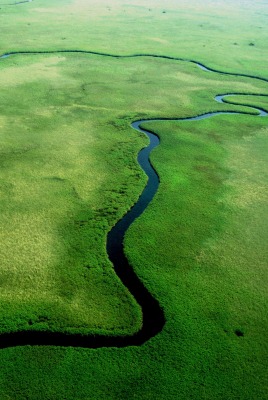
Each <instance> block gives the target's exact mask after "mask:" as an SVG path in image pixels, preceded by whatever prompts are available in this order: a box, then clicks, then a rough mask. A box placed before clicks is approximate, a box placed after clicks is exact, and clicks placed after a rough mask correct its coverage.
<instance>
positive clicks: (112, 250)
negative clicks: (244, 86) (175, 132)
mask: <svg viewBox="0 0 268 400" xmlns="http://www.w3.org/2000/svg"><path fill="white" fill-rule="evenodd" d="M51 53H85V54H94V55H99V56H104V57H113V58H134V57H154V58H163V59H167V60H173V61H182V62H189V63H194V64H195V65H197V66H198V67H199V68H201V69H202V70H203V71H205V72H214V73H217V74H223V75H231V76H236V77H247V78H252V79H258V80H261V81H264V82H268V79H265V78H261V77H259V76H254V75H246V74H239V73H231V72H223V71H218V70H215V69H212V68H208V67H206V66H205V65H204V64H201V63H199V62H197V61H194V60H190V59H182V58H175V57H169V56H164V55H162V56H161V55H154V54H134V55H127V56H123V55H113V54H105V53H97V52H91V51H80V50H59V51H57V50H55V51H36V52H35V51H18V52H10V53H6V54H3V55H2V56H1V57H0V58H2V59H4V58H7V57H9V56H12V55H20V54H51ZM237 95H243V96H248V95H250V96H266V97H268V94H254V93H247V94H245V93H226V94H219V95H217V96H216V97H215V100H216V101H217V102H218V103H222V102H228V103H229V104H232V105H239V106H241V105H242V104H239V103H235V102H233V101H230V100H227V99H226V97H228V96H237ZM246 106H247V107H248V109H249V111H248V112H246V111H244V112H236V111H232V110H230V111H215V112H209V113H205V114H202V115H197V116H193V117H187V118H154V119H145V120H138V121H134V122H132V124H131V126H132V128H133V129H136V130H137V131H139V132H142V133H143V134H145V135H147V136H148V138H149V140H150V142H149V145H148V146H147V147H145V148H144V149H142V150H141V151H140V152H139V154H138V162H139V164H140V166H141V168H142V169H143V170H144V172H145V173H146V175H147V176H148V182H147V185H146V187H145V188H144V190H143V192H142V194H141V195H140V197H139V199H138V201H137V203H136V204H135V205H134V206H133V207H132V208H131V209H130V210H129V211H128V212H127V213H126V214H125V215H124V217H123V218H122V219H121V220H119V221H118V222H117V223H116V225H115V226H114V227H113V228H112V229H111V230H110V232H109V233H108V235H107V254H108V257H109V259H110V261H111V262H112V263H113V265H114V269H115V272H116V274H117V275H118V277H119V278H120V279H121V281H122V283H123V284H124V285H125V286H126V287H127V288H128V290H129V291H130V293H131V294H132V295H133V296H134V297H135V299H136V301H137V302H138V304H139V305H140V306H141V308H142V312H143V325H142V329H141V330H140V331H139V332H137V333H136V334H134V335H133V336H122V337H121V336H120V337H115V336H105V335H97V334H96V335H88V336H86V335H79V334H73V335H67V334H63V333H56V332H40V331H34V330H30V331H23V332H13V333H7V334H3V335H1V336H0V338H1V339H2V340H1V344H0V348H4V347H11V346H19V345H53V346H73V347H86V348H99V347H125V346H138V345H141V344H143V343H145V342H146V341H147V340H149V339H150V338H152V337H154V336H155V335H157V334H158V333H159V332H161V330H162V329H163V326H164V324H165V317H164V312H163V310H162V309H161V307H160V305H159V303H158V302H157V300H156V299H155V298H154V297H153V296H152V295H151V294H150V292H149V291H148V290H147V288H146V287H145V286H144V285H143V283H142V282H141V281H140V280H139V278H138V277H137V275H136V274H135V272H134V270H133V268H132V266H131V265H130V264H129V262H128V260H127V258H126V256H125V253H124V245H123V241H124V236H125V233H126V231H127V230H128V228H129V226H130V225H131V224H132V223H133V222H134V221H135V220H136V219H137V218H138V217H139V216H140V215H141V214H142V213H143V212H144V210H145V209H146V208H147V206H148V204H149V203H150V202H151V200H152V199H153V197H154V195H155V193H156V192H157V189H158V186H159V178H158V175H157V173H156V171H155V170H154V168H153V167H152V165H151V163H150V159H149V157H150V153H151V151H152V150H153V149H154V148H155V147H156V146H158V145H159V138H158V136H157V135H156V134H154V133H153V132H150V131H147V130H145V129H143V128H141V124H143V123H150V122H156V121H158V122H163V121H178V122H181V121H185V122H187V121H198V120H202V119H207V118H211V117H214V116H217V115H223V114H250V115H254V116H258V117H266V116H267V115H268V113H267V112H266V111H265V110H264V109H261V108H256V107H254V106H250V105H246ZM256 113H257V114H256Z"/></svg>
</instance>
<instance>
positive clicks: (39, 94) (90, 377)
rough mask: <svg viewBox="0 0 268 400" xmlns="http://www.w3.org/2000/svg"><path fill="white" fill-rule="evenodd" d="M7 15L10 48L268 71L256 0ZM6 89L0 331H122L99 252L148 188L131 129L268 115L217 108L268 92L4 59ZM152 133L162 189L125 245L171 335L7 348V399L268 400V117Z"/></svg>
mask: <svg viewBox="0 0 268 400" xmlns="http://www.w3.org/2000/svg"><path fill="white" fill-rule="evenodd" d="M3 3H4V2H1V4H3ZM238 3H239V2H238ZM0 7H1V10H0V12H1V14H0V18H1V52H2V53H6V52H9V51H16V50H54V49H77V48H80V49H84V50H96V51H100V52H102V51H103V52H111V48H113V52H114V53H116V54H129V53H143V52H144V53H156V54H168V55H173V56H178V57H185V58H191V59H192V58H193V59H198V61H200V62H203V63H205V64H206V65H209V66H211V67H214V68H219V69H224V70H226V71H237V72H241V73H249V74H251V75H258V74H260V75H263V76H267V69H266V67H265V58H267V48H266V47H265V37H266V36H267V28H266V25H265V11H266V13H267V6H265V3H263V2H259V3H258V4H255V5H254V8H252V4H251V3H250V2H246V3H244V7H243V9H242V10H241V8H239V4H237V5H232V4H231V2H229V1H226V2H224V5H223V2H213V1H207V2H206V4H205V5H204V6H201V5H200V4H198V3H197V2H194V1H191V2H188V3H187V4H186V2H185V4H184V2H181V4H180V5H179V6H178V5H177V4H176V3H174V2H173V3H172V2H171V1H170V2H168V3H167V4H165V8H163V4H161V3H160V2H154V3H152V4H150V3H146V5H145V4H144V2H141V1H135V2H134V1H133V2H124V3H123V2H120V1H118V2H107V3H105V2H98V3H94V2H91V1H90V2H86V1H82V0H79V1H78V0H77V1H74V2H71V1H64V0H62V1H58V2H57V3H56V4H55V2H51V1H46V2H45V1H42V0H40V1H38V0H36V1H33V2H31V3H25V4H20V5H17V6H5V5H2V6H1V5H0ZM249 11H250V12H249ZM239 13H240V17H239V22H238V15H239ZM241 13H242V14H243V18H242V17H241ZM134 24H135V29H134ZM130 26H131V27H133V29H130V28H129V27H130ZM248 26H250V29H249V28H248ZM245 27H247V28H245ZM115 28H116V29H115ZM235 43H236V44H235ZM211 54H213V58H212V57H211ZM0 87H1V91H0V143H1V145H0V149H1V150H0V151H1V157H0V160H1V161H0V162H1V169H0V191H1V197H0V198H1V200H0V204H1V206H0V207H1V231H0V236H1V239H0V243H1V245H0V252H1V255H0V260H1V268H0V284H1V293H0V304H1V307H0V332H1V333H4V332H14V331H20V330H25V329H26V330H27V329H28V330H31V329H37V330H51V331H61V332H66V333H75V332H82V333H86V334H94V333H106V334H108V335H115V334H125V335H128V334H132V333H133V332H135V331H137V330H138V329H139V327H140V325H141V323H142V321H141V318H142V317H141V311H140V308H139V306H138V305H137V304H136V302H135V300H134V299H133V298H132V297H131V296H130V294H129V293H128V291H127V290H126V288H124V287H123V286H122V284H121V282H120V281H119V280H118V278H117V276H116V275H115V274H114V272H113V269H112V266H111V265H110V263H109V261H108V260H107V256H106V251H105V239H106V235H107V232H108V231H109V229H110V228H111V226H113V224H115V222H116V221H117V220H118V219H119V218H120V217H121V216H122V215H123V214H124V213H125V212H126V211H127V209H129V208H130V207H131V205H132V204H133V203H134V202H135V201H136V199H137V198H138V196H139V194H140V193H141V190H142V188H143V186H144V184H145V182H146V178H145V176H144V175H143V173H142V172H141V170H140V168H139V167H138V164H137V161H136V156H137V153H138V151H139V149H140V148H142V147H143V146H145V144H146V138H145V137H143V136H142V135H139V134H138V133H137V132H135V131H134V130H132V129H131V128H130V126H129V124H130V122H131V121H133V120H135V119H140V118H143V117H144V118H148V117H152V118H153V117H161V116H163V117H171V118H172V117H186V116H192V115H196V114H201V113H205V112H209V111H215V110H241V111H248V108H246V107H244V106H243V104H245V105H247V104H254V105H256V106H259V107H262V108H263V109H267V108H268V106H267V99H266V98H265V97H262V96H242V95H241V96H239V97H235V98H234V97H231V96H230V97H228V98H227V99H228V100H230V101H234V102H236V103H241V105H240V106H234V105H232V104H217V103H216V102H214V100H213V98H214V96H215V95H216V94H222V93H232V92H237V93H254V94H265V93H268V90H267V84H265V83H264V82H261V81H257V80H254V79H249V78H243V77H236V78H235V77H232V76H224V75H218V74H215V73H207V72H204V71H201V70H200V69H199V68H198V67H196V66H195V65H193V64H189V63H184V62H176V61H167V60H161V59H154V58H150V57H148V58H133V59H113V58H108V57H101V56H97V55H86V54H72V53H70V54H46V55H16V56H11V57H9V58H6V59H1V60H0ZM146 127H147V128H148V129H150V130H153V131H155V132H156V133H157V134H158V135H159V137H160V141H161V144H160V146H159V147H158V148H157V149H155V151H154V152H153V155H152V163H153V165H154V166H155V168H156V170H157V172H158V173H159V176H160V187H159V191H158V193H157V195H156V197H155V198H154V200H153V202H152V204H151V205H150V206H149V207H148V210H146V212H145V213H144V214H143V215H142V217H141V218H140V219H139V220H138V221H136V222H135V223H134V224H133V226H132V227H131V228H130V230H129V232H128V233H127V236H126V240H125V248H126V252H127V254H128V257H129V259H130V261H131V264H132V265H133V267H134V269H135V271H136V273H137V274H138V276H139V277H140V278H141V279H142V281H143V282H144V283H145V285H146V286H147V287H148V288H149V290H150V291H151V293H152V294H153V295H154V296H155V297H156V298H157V299H158V301H159V302H160V304H161V306H162V307H163V309H164V312H165V316H166V320H167V322H166V325H165V327H164V330H163V332H161V334H159V335H158V336H156V337H155V338H153V339H151V340H150V341H149V342H147V343H146V344H144V345H143V346H140V347H128V348H121V349H117V348H103V349H94V350H93V349H83V348H77V349H74V348H60V347H45V346H24V347H11V348H4V349H1V350H0V359H1V369H0V397H1V399H2V398H3V399H12V400H13V399H21V400H22V399H31V400H35V399H55V400H58V399H76V400H82V399H85V400H89V399H90V400H91V399H98V400H99V399H174V398H179V399H185V400H186V399H187V400H188V399H191V398H192V399H226V398H228V399H241V400H247V399H248V400H251V399H255V398H258V399H265V398H266V395H267V380H266V373H265V371H266V368H265V360H266V359H267V353H268V349H267V345H266V331H267V290H266V288H267V271H266V265H267V246H266V240H265V238H266V237H267V218H266V216H267V211H268V210H267V204H268V202H267V161H268V160H267V119H265V118H257V117H255V116H246V115H243V116H242V115H226V116H218V117H213V118H211V119H209V120H203V121H199V122H186V121H185V122H161V123H160V122H158V123H149V124H147V125H146Z"/></svg>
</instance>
